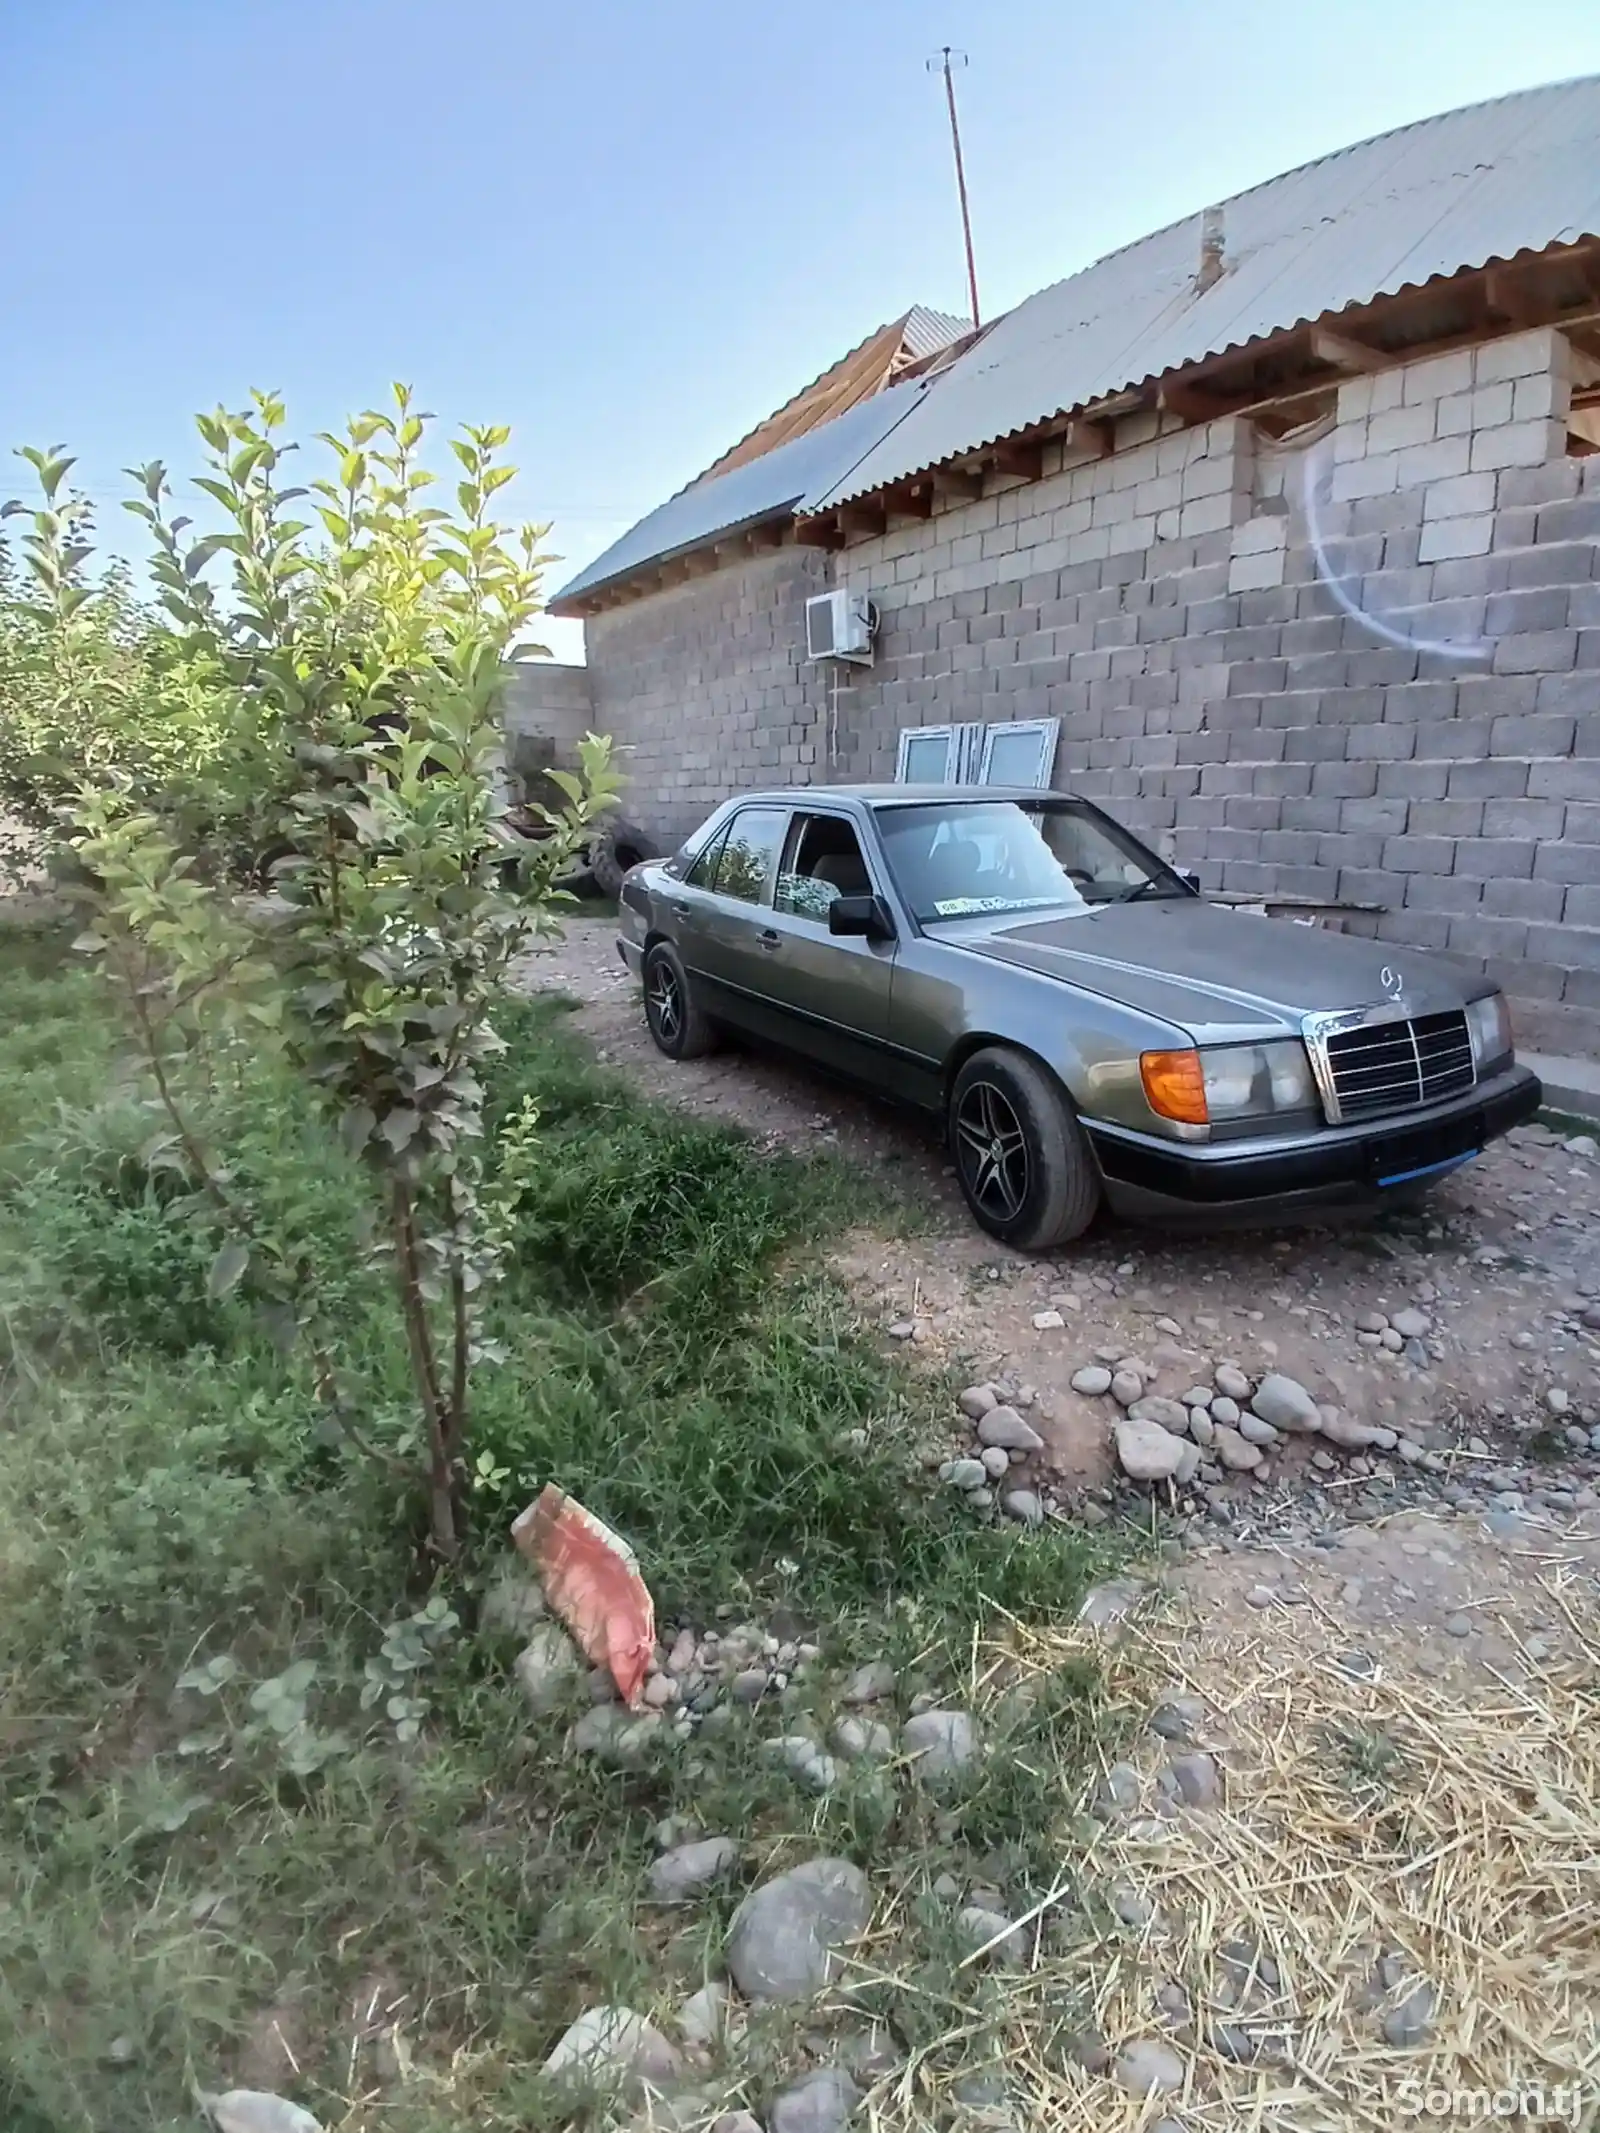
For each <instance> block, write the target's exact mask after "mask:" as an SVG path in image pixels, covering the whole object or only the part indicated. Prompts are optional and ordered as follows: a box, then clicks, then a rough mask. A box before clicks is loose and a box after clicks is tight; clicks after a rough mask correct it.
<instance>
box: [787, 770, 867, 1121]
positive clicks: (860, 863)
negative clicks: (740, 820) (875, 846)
mask: <svg viewBox="0 0 1600 2133" xmlns="http://www.w3.org/2000/svg"><path fill="white" fill-rule="evenodd" d="M882 893H883V884H882V882H880V881H879V880H877V879H876V877H875V876H874V873H873V871H872V866H871V863H870V862H869V860H868V858H867V856H866V852H865V849H864V847H863V842H862V838H861V836H860V833H859V832H858V830H857V828H856V825H855V824H854V822H853V821H852V820H851V818H850V816H849V815H848V814H847V813H845V812H844V810H842V809H831V808H824V807H817V808H801V809H797V810H796V811H795V813H794V815H793V817H792V818H791V820H790V823H789V832H788V835H787V837H786V838H785V840H784V845H783V852H782V855H781V858H780V860H779V864H778V871H777V879H776V882H775V884H774V888H773V897H772V909H771V911H770V912H769V913H768V914H767V915H766V925H767V933H768V936H769V938H768V939H767V940H766V942H765V944H764V947H763V951H762V952H763V954H764V956H765V963H764V970H765V975H766V980H767V984H768V987H769V990H770V993H771V997H772V999H773V1000H774V1001H775V1002H776V1004H777V1005H778V1006H779V1007H780V1009H781V1010H782V1012H783V1014H784V1016H785V1018H786V1021H787V1030H786V1032H785V1035H784V1041H785V1042H786V1043H788V1044H789V1045H791V1046H792V1047H793V1049H794V1050H796V1051H799V1052H804V1053H806V1054H808V1055H809V1056H810V1057H811V1058H813V1059H816V1060H817V1061H818V1062H819V1063H820V1064H822V1065H823V1066H826V1067H830V1068H832V1069H833V1070H834V1071H836V1072H838V1073H844V1074H848V1075H850V1076H852V1077H853V1078H854V1079H856V1080H859V1081H865V1082H870V1083H872V1084H873V1085H874V1086H880V1087H881V1086H885V1085H887V1084H888V1083H889V1082H890V1081H892V1075H891V1074H890V1072H889V1064H888V1047H887V1040H888V1033H889V1004H890V994H891V991H892V988H893V983H894V966H895V955H896V952H897V949H898V946H899V944H898V942H897V941H894V940H868V939H867V938H866V937H865V936H863V935H860V934H841V933H831V932H830V931H829V930H828V909H829V906H830V905H831V904H832V903H833V902H834V901H835V900H836V899H837V898H838V897H840V896H866V895H871V894H878V895H881V894H882Z"/></svg>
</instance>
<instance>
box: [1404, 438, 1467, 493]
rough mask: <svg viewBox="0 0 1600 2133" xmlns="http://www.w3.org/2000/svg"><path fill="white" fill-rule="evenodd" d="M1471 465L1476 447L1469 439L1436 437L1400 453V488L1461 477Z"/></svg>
mask: <svg viewBox="0 0 1600 2133" xmlns="http://www.w3.org/2000/svg"><path fill="white" fill-rule="evenodd" d="M1471 462H1472V445H1471V441H1470V439H1469V438H1467V437H1465V436H1460V437H1434V438H1431V439H1430V440H1429V441H1428V443H1426V444H1412V445H1407V446H1405V447H1404V449H1403V450H1402V451H1401V454H1400V487H1401V488H1402V489H1416V488H1421V487H1422V486H1423V485H1424V484H1425V483H1428V482H1440V481H1448V480H1449V479H1451V478H1452V477H1460V476H1462V475H1464V474H1465V473H1466V471H1467V469H1468V467H1469V466H1470V465H1471Z"/></svg>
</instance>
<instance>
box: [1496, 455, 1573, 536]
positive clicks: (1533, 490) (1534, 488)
mask: <svg viewBox="0 0 1600 2133" xmlns="http://www.w3.org/2000/svg"><path fill="white" fill-rule="evenodd" d="M1593 463H1594V462H1592V461H1591V460H1589V459H1569V458H1568V457H1567V456H1566V452H1565V450H1564V449H1563V451H1562V454H1561V456H1560V457H1559V458H1556V459H1552V460H1550V461H1548V462H1547V463H1546V464H1545V465H1544V466H1542V467H1507V468H1506V470H1505V472H1504V473H1503V474H1502V475H1501V476H1500V490H1499V497H1498V501H1499V504H1500V507H1501V509H1502V510H1505V509H1506V508H1508V507H1514V506H1517V505H1526V504H1533V505H1541V504H1555V503H1561V502H1564V501H1567V500H1569V499H1571V498H1573V497H1575V496H1577V494H1578V493H1579V489H1580V486H1581V480H1582V469H1583V468H1584V467H1587V466H1589V465H1591V464H1593ZM1560 537H1561V538H1562V539H1565V538H1566V535H1565V534H1562V535H1561V536H1560Z"/></svg>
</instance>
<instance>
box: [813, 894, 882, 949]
mask: <svg viewBox="0 0 1600 2133" xmlns="http://www.w3.org/2000/svg"><path fill="white" fill-rule="evenodd" d="M828 931H829V932H830V933H854V934H859V935H862V936H863V937H864V938H865V939H867V940H869V941H892V940H893V939H894V920H893V919H892V918H891V917H890V916H889V907H888V905H887V904H886V903H885V902H884V900H883V898H882V897H881V896H836V897H835V898H834V899H833V902H832V903H831V904H829V906H828Z"/></svg>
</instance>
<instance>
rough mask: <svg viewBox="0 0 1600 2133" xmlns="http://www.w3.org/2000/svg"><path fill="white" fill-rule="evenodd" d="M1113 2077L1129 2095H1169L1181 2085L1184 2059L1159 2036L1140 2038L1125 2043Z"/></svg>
mask: <svg viewBox="0 0 1600 2133" xmlns="http://www.w3.org/2000/svg"><path fill="white" fill-rule="evenodd" d="M1116 2077H1117V2080H1118V2082H1119V2083H1120V2084H1121V2086H1122V2087H1123V2088H1125V2089H1126V2090H1127V2091H1128V2093H1129V2094H1130V2095H1132V2096H1170V2095H1171V2094H1172V2092H1173V2091H1174V2090H1175V2089H1181V2088H1182V2087H1183V2061H1182V2060H1181V2059H1180V2058H1179V2057H1178V2054H1177V2053H1176V2052H1175V2051H1174V2050H1173V2049H1172V2047H1171V2046H1170V2045H1168V2044H1163V2043H1161V2041H1160V2040H1159V2039H1158V2038H1156V2037H1140V2038H1138V2039H1137V2040H1136V2041H1135V2042H1134V2043H1132V2044H1127V2045H1124V2047H1123V2049H1122V2053H1121V2055H1120V2057H1119V2058H1118V2060H1117V2064H1116Z"/></svg>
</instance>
